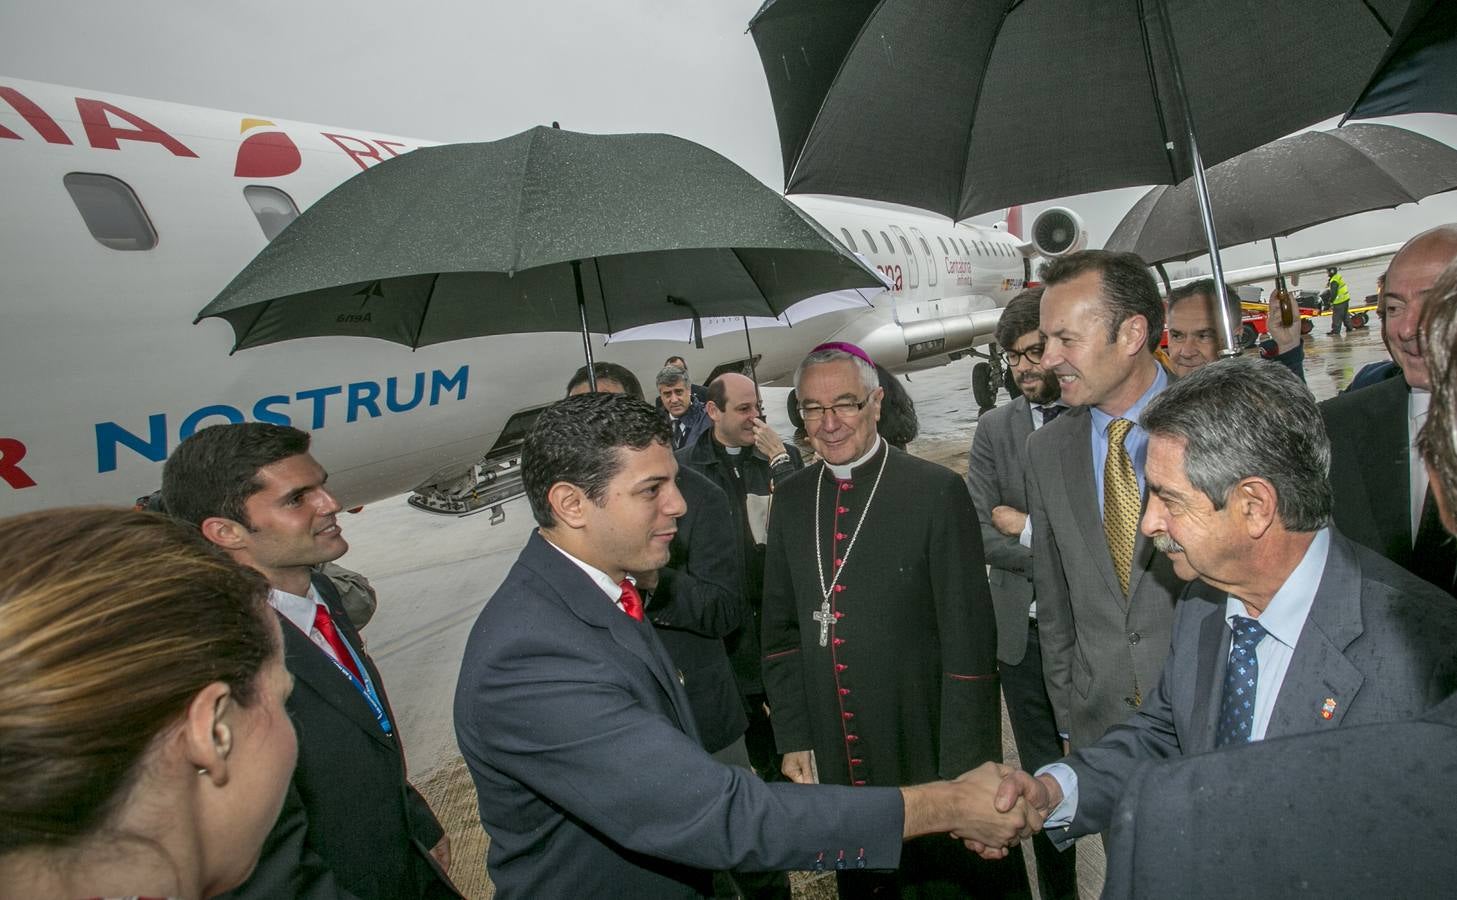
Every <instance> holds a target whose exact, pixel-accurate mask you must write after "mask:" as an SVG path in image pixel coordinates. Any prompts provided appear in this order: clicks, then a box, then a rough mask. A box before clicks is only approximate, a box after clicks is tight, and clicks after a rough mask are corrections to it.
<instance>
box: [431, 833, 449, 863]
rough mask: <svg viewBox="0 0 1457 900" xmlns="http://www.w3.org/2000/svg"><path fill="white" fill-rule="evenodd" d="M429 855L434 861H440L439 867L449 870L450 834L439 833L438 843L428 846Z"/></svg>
mask: <svg viewBox="0 0 1457 900" xmlns="http://www.w3.org/2000/svg"><path fill="white" fill-rule="evenodd" d="M430 855H431V856H433V857H434V858H435V861H436V862H438V863H440V868H442V869H444V870H445V871H446V872H449V871H450V835H448V834H443V835H441V836H440V843H438V844H436V845H435V846H434V847H431V848H430Z"/></svg>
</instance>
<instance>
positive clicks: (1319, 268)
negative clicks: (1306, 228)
mask: <svg viewBox="0 0 1457 900" xmlns="http://www.w3.org/2000/svg"><path fill="white" fill-rule="evenodd" d="M1400 249H1401V244H1399V243H1397V244H1381V245H1379V246H1375V247H1361V248H1358V249H1355V250H1342V251H1341V252H1339V253H1325V254H1322V255H1320V256H1307V257H1303V258H1301V259H1291V260H1281V261H1280V271H1281V272H1283V273H1284V274H1285V277H1286V278H1287V279H1289V281H1290V284H1291V286H1292V287H1293V286H1295V285H1298V284H1299V283H1300V276H1301V275H1302V274H1304V273H1306V272H1320V273H1322V274H1324V272H1325V270H1326V269H1327V268H1329V267H1331V266H1335V267H1337V268H1340V267H1342V266H1351V265H1355V264H1356V263H1360V262H1366V261H1367V260H1371V259H1380V258H1382V257H1384V256H1391V255H1393V254H1394V253H1396V251H1398V250H1400ZM1208 277H1209V276H1208V275H1207V274H1204V275H1196V276H1194V277H1192V278H1178V279H1174V280H1172V281H1170V282H1169V284H1170V285H1172V286H1173V287H1175V288H1180V287H1183V286H1184V285H1186V284H1192V283H1193V282H1195V281H1198V280H1200V279H1201V278H1208ZM1274 277H1275V264H1274V263H1273V262H1271V263H1265V264H1264V265H1261V266H1250V267H1248V268H1244V269H1226V270H1225V273H1224V280H1225V281H1227V282H1229V283H1230V284H1231V285H1232V286H1234V287H1239V286H1240V285H1242V284H1253V283H1255V282H1259V281H1269V280H1271V279H1273V278H1274Z"/></svg>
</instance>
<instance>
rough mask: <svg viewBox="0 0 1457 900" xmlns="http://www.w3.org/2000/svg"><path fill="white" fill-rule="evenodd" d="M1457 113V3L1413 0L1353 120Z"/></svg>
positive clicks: (1352, 114) (1354, 109)
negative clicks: (1400, 115)
mask: <svg viewBox="0 0 1457 900" xmlns="http://www.w3.org/2000/svg"><path fill="white" fill-rule="evenodd" d="M1417 112H1434V113H1457V3H1453V2H1452V0H1412V4H1411V6H1410V7H1408V9H1407V11H1406V15H1404V16H1402V19H1401V24H1400V25H1398V26H1397V28H1396V33H1395V34H1393V35H1392V36H1391V45H1390V46H1389V47H1388V48H1387V50H1386V55H1385V56H1383V57H1382V58H1381V63H1380V65H1378V66H1377V67H1376V71H1375V72H1374V73H1372V75H1371V80H1370V81H1369V82H1368V83H1367V85H1366V89H1365V90H1363V91H1362V92H1361V96H1360V97H1358V98H1357V99H1356V102H1355V103H1354V104H1352V105H1351V111H1350V112H1349V113H1347V114H1346V118H1345V119H1342V120H1341V124H1345V122H1346V121H1347V120H1349V119H1370V118H1374V117H1376V116H1394V115H1399V114H1401V113H1417Z"/></svg>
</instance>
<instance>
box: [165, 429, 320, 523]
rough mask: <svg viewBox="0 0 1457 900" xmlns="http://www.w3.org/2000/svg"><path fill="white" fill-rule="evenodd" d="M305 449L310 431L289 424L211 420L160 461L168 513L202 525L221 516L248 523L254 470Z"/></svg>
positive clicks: (257, 484) (258, 487)
mask: <svg viewBox="0 0 1457 900" xmlns="http://www.w3.org/2000/svg"><path fill="white" fill-rule="evenodd" d="M308 452H309V434H308V432H306V431H300V430H298V429H297V428H293V427H291V426H288V425H270V424H268V423H266V422H244V423H241V424H237V425H213V426H211V427H209V428H204V429H203V430H201V431H199V432H197V433H196V434H194V435H193V436H192V437H190V438H188V439H187V440H185V441H183V442H182V443H180V444H178V445H177V449H176V450H173V451H172V455H171V456H170V457H168V458H167V462H166V464H165V465H163V466H162V502H163V504H164V505H165V506H166V509H167V512H168V514H169V515H172V516H176V517H177V518H179V519H181V520H182V521H184V522H191V523H192V524H193V525H201V524H202V522H203V520H204V519H207V518H210V517H212V516H221V517H223V518H225V519H232V520H233V521H235V522H241V523H242V524H244V525H248V526H250V527H251V523H249V521H248V514H247V512H246V511H245V509H244V504H246V503H247V502H248V498H249V497H251V496H253V495H254V494H256V493H258V492H259V491H260V490H262V489H263V483H262V482H260V481H259V480H258V470H259V469H262V468H263V467H264V466H269V465H272V464H273V463H276V462H278V461H279V460H281V459H288V458H289V457H290V456H298V455H299V454H301V453H308Z"/></svg>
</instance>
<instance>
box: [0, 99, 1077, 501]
mask: <svg viewBox="0 0 1457 900" xmlns="http://www.w3.org/2000/svg"><path fill="white" fill-rule="evenodd" d="M427 143H431V142H427V141H420V140H415V139H412V138H406V137H399V136H396V135H385V134H379V133H376V132H372V131H361V130H358V129H353V128H335V127H329V126H319V125H313V124H307V123H302V122H291V121H283V120H278V119H269V118H262V117H258V116H252V115H245V114H240V113H233V112H227V111H223V110H215V109H206V108H199V107H191V106H184V105H179V104H174V103H167V102H161V101H154V100H145V99H140V98H134V97H128V96H123V95H118V94H112V93H107V92H102V91H91V90H82V89H75V88H68V87H63V86H58V85H51V84H42V83H38V82H31V81H24V80H19V79H13V78H4V77H0V196H4V197H5V199H6V215H5V217H4V219H3V222H0V302H3V304H4V307H3V308H4V310H5V327H4V329H3V331H0V374H3V377H4V379H5V382H6V385H7V387H6V390H5V392H4V395H3V398H0V514H10V513H16V512H22V511H25V510H30V509H38V508H44V507H50V506H56V505H62V504H74V503H126V502H131V501H132V500H133V499H134V498H136V497H138V496H139V495H143V494H146V493H148V492H150V491H152V490H154V489H155V488H156V486H157V484H158V481H159V478H160V471H161V462H162V460H163V459H165V458H166V456H167V454H168V452H169V451H170V450H171V449H172V448H173V447H175V446H176V444H177V443H178V442H179V441H180V440H182V439H184V438H186V437H187V436H189V435H191V434H192V433H193V432H195V431H196V430H197V429H198V428H201V427H204V426H206V425H209V424H214V423H218V422H230V421H231V422H238V421H245V420H248V421H264V422H275V423H288V424H293V425H296V426H298V427H301V428H305V429H308V430H310V431H311V432H313V434H314V437H315V445H314V447H315V452H316V454H317V455H318V457H319V458H320V459H321V460H323V461H324V462H325V463H326V464H327V466H328V468H329V470H330V482H329V483H330V487H331V489H334V490H335V491H336V492H337V494H338V496H339V497H340V499H341V501H343V502H345V504H346V505H349V506H353V505H357V504H362V503H366V502H371V501H374V500H378V499H381V498H384V497H389V496H393V495H396V494H400V493H403V492H406V491H410V490H414V491H416V495H415V500H416V505H419V506H420V507H421V508H423V509H431V510H434V511H440V512H450V513H455V514H460V513H466V512H474V511H478V510H481V509H492V511H493V515H495V514H499V503H500V501H501V499H503V498H504V497H507V496H511V495H512V494H513V493H514V492H517V491H518V490H519V489H517V488H515V487H514V486H513V477H512V476H513V474H514V473H513V467H514V462H513V452H512V451H513V449H514V447H516V446H518V445H519V442H520V440H521V438H522V437H523V436H524V433H525V429H526V428H527V427H528V425H529V422H530V419H531V417H532V416H533V415H534V413H535V411H537V410H539V409H540V408H541V407H542V406H544V405H546V404H548V403H550V402H552V401H554V400H556V399H558V398H559V397H560V395H561V391H562V387H563V385H564V384H565V382H566V380H567V378H568V376H569V375H570V373H571V372H572V371H573V370H574V369H575V368H576V367H577V366H578V365H579V364H580V359H581V339H580V336H579V335H576V334H573V333H552V334H528V335H508V336H502V337H488V338H477V339H472V340H467V341H459V342H453V343H447V344H441V345H437V346H432V347H427V348H423V349H421V350H419V351H414V352H412V351H410V350H408V349H406V348H403V347H399V346H395V345H391V344H386V343H384V342H378V341H370V340H361V339H350V338H326V339H309V340H302V341H294V342H286V343H283V344H277V345H271V346H267V347H261V348H257V349H252V350H246V351H242V352H239V353H236V354H232V355H230V354H229V352H228V351H229V348H230V347H231V344H232V335H231V333H230V329H229V328H228V326H227V325H226V324H225V323H223V322H221V321H205V322H202V323H200V324H197V325H194V324H192V322H193V318H194V316H195V315H196V313H197V311H198V310H200V309H201V308H202V307H203V306H204V305H205V304H206V303H207V302H208V301H209V300H211V299H212V298H213V296H215V295H216V294H217V292H218V291H219V290H220V289H221V288H222V287H223V286H224V285H225V284H227V282H228V281H229V280H230V279H231V278H232V277H233V275H235V274H236V273H237V272H238V271H239V270H240V269H242V267H243V266H244V265H245V264H246V263H247V261H248V260H249V259H251V258H252V256H253V255H254V254H256V253H257V252H258V250H259V249H261V248H262V247H263V246H264V244H265V243H266V242H267V241H268V240H270V239H271V238H272V237H273V236H275V235H276V234H278V233H279V232H280V231H281V230H282V229H283V228H284V227H286V226H287V224H288V223H289V222H290V221H291V220H292V219H293V218H294V217H295V216H296V215H297V214H298V211H299V210H300V209H302V208H305V207H307V206H308V205H309V204H311V203H313V202H314V201H316V200H317V199H318V198H319V197H321V196H322V195H323V194H324V193H326V192H327V191H329V190H330V189H331V188H333V187H334V186H335V185H337V184H338V183H340V182H341V181H343V180H344V179H346V178H348V177H349V176H350V175H351V174H353V173H355V172H359V171H361V170H363V169H365V168H367V167H369V166H372V165H377V164H379V163H381V162H383V161H384V160H387V159H389V158H391V157H393V156H397V155H399V154H402V153H407V152H409V151H410V150H411V149H413V148H415V147H419V146H424V145H426V144H427ZM791 199H792V200H793V201H794V202H795V203H796V204H797V205H799V206H800V208H801V209H803V210H804V211H805V212H806V213H808V214H809V215H811V216H813V217H814V218H816V219H817V220H818V221H820V222H821V224H823V225H824V226H825V228H826V229H827V230H829V231H830V233H832V234H834V235H835V236H836V237H837V238H838V239H840V240H843V241H844V242H845V243H846V245H847V246H849V247H850V249H852V250H854V251H855V252H857V253H860V254H861V255H862V256H864V257H865V259H866V260H867V261H868V262H869V263H870V264H871V265H873V266H875V267H876V268H877V269H878V270H880V271H881V272H882V273H884V274H885V275H886V278H887V280H888V282H889V284H890V288H889V289H887V290H886V291H884V292H882V293H881V294H879V295H877V296H875V297H873V298H872V299H871V301H870V304H869V305H868V306H866V307H864V308H844V309H838V310H835V311H832V312H828V313H825V314H823V315H818V316H814V317H813V318H809V319H805V320H803V321H795V323H794V325H793V327H789V328H785V327H777V326H776V327H762V328H751V329H750V331H751V335H750V338H751V341H746V340H745V334H744V333H743V332H742V331H737V332H736V331H723V332H722V333H719V334H715V335H711V336H709V337H707V338H706V339H705V340H704V341H703V347H702V348H701V349H700V348H697V347H695V346H693V345H692V344H687V343H683V342H668V341H658V340H621V341H610V342H609V341H607V340H606V339H605V337H604V336H601V335H598V336H595V343H596V344H597V347H596V348H595V349H594V354H595V355H596V356H597V358H598V359H605V360H610V361H613V362H617V363H621V364H623V365H626V366H628V367H629V368H630V369H632V370H633V371H635V372H637V373H638V374H639V376H640V377H642V378H643V379H644V380H645V381H650V379H651V377H652V375H653V374H654V373H655V372H656V371H657V368H658V367H659V365H660V364H661V362H662V360H663V359H664V358H666V357H667V356H669V355H683V356H685V357H686V358H687V360H688V362H689V365H690V367H691V369H692V371H693V373H694V375H695V376H696V377H697V378H698V379H699V380H703V379H705V378H707V377H708V376H709V375H710V374H711V373H713V372H715V371H722V370H724V369H726V368H737V367H740V366H743V365H744V364H745V363H746V362H747V359H748V356H749V353H748V350H747V349H746V348H747V346H748V344H749V343H752V347H753V355H754V357H755V362H756V366H755V370H756V372H757V374H758V376H759V377H760V379H761V380H765V381H772V380H773V379H777V378H783V377H785V376H787V375H789V374H790V373H791V372H792V371H793V367H794V365H795V364H796V363H797V362H798V360H799V359H800V358H802V356H803V354H804V353H805V352H806V351H807V350H808V349H809V348H810V347H812V346H814V345H815V344H817V343H820V342H822V341H825V340H848V341H853V342H855V343H858V344H860V345H861V346H863V347H865V348H866V350H867V351H868V352H869V353H870V354H872V355H873V356H874V357H875V359H876V360H877V361H879V362H881V363H882V364H884V365H886V366H887V367H889V368H891V369H893V370H897V371H907V370H913V369H918V368H926V367H930V366H936V365H941V364H944V363H946V362H947V361H949V360H950V359H952V358H955V357H957V356H960V355H962V354H967V353H972V352H975V348H976V347H977V346H978V345H985V344H987V343H988V342H989V341H990V340H991V335H992V333H993V331H994V329H995V327H996V322H997V320H998V318H999V317H1000V315H1001V308H1002V307H1003V306H1005V305H1006V303H1007V302H1008V300H1010V298H1011V297H1012V296H1013V295H1015V294H1016V292H1017V291H1019V290H1020V289H1021V288H1022V287H1023V286H1024V284H1025V283H1026V280H1027V278H1028V277H1029V270H1030V266H1029V261H1030V258H1031V257H1032V256H1034V255H1038V254H1039V253H1042V254H1045V255H1055V254H1058V253H1066V252H1071V251H1072V250H1075V249H1079V248H1080V247H1081V246H1085V245H1086V232H1085V231H1084V230H1082V228H1081V225H1080V223H1079V222H1078V220H1077V217H1076V215H1075V214H1073V213H1071V212H1070V211H1066V210H1054V211H1051V212H1053V213H1054V214H1055V215H1056V216H1060V217H1061V218H1060V219H1058V221H1060V222H1062V223H1063V227H1062V229H1061V230H1057V229H1053V230H1054V231H1057V234H1058V235H1059V242H1058V244H1057V246H1047V247H1041V248H1039V246H1038V245H1037V243H1036V241H1035V240H1034V241H1032V242H1024V241H1022V240H1021V239H1020V238H1018V237H1017V236H1015V235H1014V234H1011V233H1008V231H1006V230H999V229H995V228H985V227H978V226H971V225H955V224H953V223H951V222H950V221H949V220H947V219H945V218H943V217H940V216H935V215H931V214H928V213H924V212H919V211H916V210H909V209H905V208H903V207H895V206H889V205H885V204H876V203H863V202H855V201H849V200H845V199H840V198H823V197H795V198H791ZM1044 215H1046V214H1044ZM1034 228H1035V226H1034ZM992 356H993V361H995V359H996V356H995V354H993V355H992ZM992 369H993V366H991V365H988V366H987V369H986V372H985V374H987V375H988V376H989V375H990V374H991V373H992ZM995 374H996V375H997V376H998V378H997V380H998V381H999V380H1000V378H999V376H1000V371H999V370H998V371H997V372H996V373H995ZM990 383H991V384H995V383H996V381H990Z"/></svg>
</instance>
